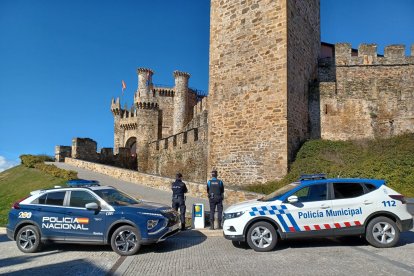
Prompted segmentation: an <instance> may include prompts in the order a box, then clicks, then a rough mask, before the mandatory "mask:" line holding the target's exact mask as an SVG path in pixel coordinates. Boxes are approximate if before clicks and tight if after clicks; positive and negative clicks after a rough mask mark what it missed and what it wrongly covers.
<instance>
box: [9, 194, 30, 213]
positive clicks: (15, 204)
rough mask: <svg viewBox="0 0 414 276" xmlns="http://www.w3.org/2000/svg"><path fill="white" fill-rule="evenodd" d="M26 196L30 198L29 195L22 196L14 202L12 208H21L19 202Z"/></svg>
mask: <svg viewBox="0 0 414 276" xmlns="http://www.w3.org/2000/svg"><path fill="white" fill-rule="evenodd" d="M26 198H28V196H26V197H24V198H21V199H19V200H18V201H16V202H15V203H13V205H12V209H16V210H18V209H20V205H19V203H20V202H22V201H23V200H25V199H26Z"/></svg>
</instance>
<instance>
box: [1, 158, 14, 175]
mask: <svg viewBox="0 0 414 276" xmlns="http://www.w3.org/2000/svg"><path fill="white" fill-rule="evenodd" d="M16 165H17V163H16V162H13V161H10V160H7V159H6V158H5V157H3V156H1V155H0V172H2V171H4V170H7V169H10V168H11V167H14V166H16Z"/></svg>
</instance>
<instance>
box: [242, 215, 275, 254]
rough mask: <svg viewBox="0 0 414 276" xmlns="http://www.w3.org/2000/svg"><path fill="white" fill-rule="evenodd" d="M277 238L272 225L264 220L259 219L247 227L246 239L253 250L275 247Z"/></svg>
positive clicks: (265, 249) (261, 250) (264, 250)
mask: <svg viewBox="0 0 414 276" xmlns="http://www.w3.org/2000/svg"><path fill="white" fill-rule="evenodd" d="M277 238H278V237H277V233H276V229H275V228H274V227H273V225H271V224H270V223H268V222H265V221H259V222H256V223H254V224H253V225H252V226H251V227H250V228H249V231H247V237H246V240H247V243H248V244H249V246H250V248H252V249H253V250H254V251H257V252H267V251H271V250H273V248H275V246H276V243H277Z"/></svg>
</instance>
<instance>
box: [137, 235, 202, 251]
mask: <svg viewBox="0 0 414 276" xmlns="http://www.w3.org/2000/svg"><path fill="white" fill-rule="evenodd" d="M184 233H185V234H184ZM184 233H181V234H180V235H177V236H173V237H171V238H169V239H167V240H166V241H163V242H160V243H156V244H150V245H145V246H142V247H141V249H140V250H139V252H138V254H145V253H150V252H152V253H167V252H172V251H177V250H181V249H185V248H190V247H193V246H197V245H199V244H201V243H203V242H204V241H206V239H207V236H205V235H204V234H202V233H201V232H198V231H191V232H190V231H188V232H187V231H186V232H184ZM187 233H188V234H187Z"/></svg>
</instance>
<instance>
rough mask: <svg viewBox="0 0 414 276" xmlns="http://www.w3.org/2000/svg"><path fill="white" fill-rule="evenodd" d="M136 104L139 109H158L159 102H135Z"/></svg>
mask: <svg viewBox="0 0 414 276" xmlns="http://www.w3.org/2000/svg"><path fill="white" fill-rule="evenodd" d="M135 106H136V108H137V109H158V104H157V103H151V102H146V103H145V102H144V103H143V102H138V103H135Z"/></svg>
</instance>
